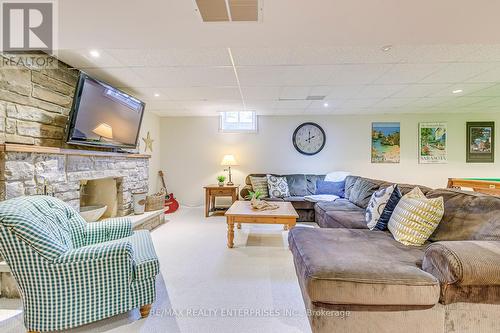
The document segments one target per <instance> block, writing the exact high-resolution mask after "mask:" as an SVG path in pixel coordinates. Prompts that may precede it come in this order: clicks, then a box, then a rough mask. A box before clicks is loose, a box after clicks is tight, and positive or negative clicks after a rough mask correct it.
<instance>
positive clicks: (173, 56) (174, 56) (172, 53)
mask: <svg viewBox="0 0 500 333" xmlns="http://www.w3.org/2000/svg"><path fill="white" fill-rule="evenodd" d="M106 51H107V52H109V54H111V55H112V56H113V57H115V58H116V59H117V60H118V61H120V62H121V63H123V64H126V65H127V66H133V67H166V66H231V60H230V58H229V53H228V51H227V49H226V48H195V49H194V48H187V49H177V48H172V49H140V50H137V49H107V50H106Z"/></svg>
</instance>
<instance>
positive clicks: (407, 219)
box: [389, 187, 444, 246]
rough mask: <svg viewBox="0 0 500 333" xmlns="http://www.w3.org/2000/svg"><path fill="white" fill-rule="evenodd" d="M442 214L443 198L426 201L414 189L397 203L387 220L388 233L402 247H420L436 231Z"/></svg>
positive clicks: (423, 196)
mask: <svg viewBox="0 0 500 333" xmlns="http://www.w3.org/2000/svg"><path fill="white" fill-rule="evenodd" d="M443 214H444V201H443V197H439V198H433V199H427V198H426V197H425V195H424V194H423V193H422V191H421V190H420V189H419V188H418V187H415V188H414V189H413V190H411V191H410V192H409V193H408V194H406V195H405V196H403V197H402V198H401V200H400V201H399V202H398V205H397V206H396V208H395V209H394V212H393V213H392V215H391V219H390V220H389V231H390V232H391V233H392V235H393V236H394V239H395V240H397V241H398V242H400V243H402V244H404V245H412V246H421V245H423V244H424V243H425V241H426V240H427V239H428V238H429V237H430V236H431V234H432V233H433V232H434V230H436V228H437V226H438V224H439V222H441V219H442V218H443Z"/></svg>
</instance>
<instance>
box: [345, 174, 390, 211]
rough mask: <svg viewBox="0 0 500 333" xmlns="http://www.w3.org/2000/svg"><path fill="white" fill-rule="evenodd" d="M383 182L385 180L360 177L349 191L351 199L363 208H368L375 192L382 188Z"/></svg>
mask: <svg viewBox="0 0 500 333" xmlns="http://www.w3.org/2000/svg"><path fill="white" fill-rule="evenodd" d="M381 183H383V182H381V181H375V180H372V179H368V178H361V177H360V178H358V180H356V183H354V186H352V188H351V191H350V193H349V197H348V199H349V201H350V202H352V203H353V204H355V205H357V206H359V207H361V208H363V209H366V207H367V206H368V202H369V201H370V198H371V196H372V194H373V192H375V191H376V190H378V189H379V188H380V184H381ZM346 184H347V183H346Z"/></svg>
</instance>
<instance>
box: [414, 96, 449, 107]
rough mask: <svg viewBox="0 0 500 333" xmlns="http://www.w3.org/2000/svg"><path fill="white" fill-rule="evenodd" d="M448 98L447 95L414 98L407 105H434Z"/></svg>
mask: <svg viewBox="0 0 500 333" xmlns="http://www.w3.org/2000/svg"><path fill="white" fill-rule="evenodd" d="M449 99H450V98H449V97H422V98H417V99H415V100H414V101H412V102H411V103H409V104H408V105H407V106H411V107H414V108H427V107H434V106H435V105H438V104H440V103H443V102H445V101H447V100H449Z"/></svg>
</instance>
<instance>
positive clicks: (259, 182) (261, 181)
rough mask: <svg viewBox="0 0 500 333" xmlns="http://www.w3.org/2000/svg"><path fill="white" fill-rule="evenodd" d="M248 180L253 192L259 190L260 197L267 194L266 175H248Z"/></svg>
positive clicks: (264, 196)
mask: <svg viewBox="0 0 500 333" xmlns="http://www.w3.org/2000/svg"><path fill="white" fill-rule="evenodd" d="M250 182H251V183H252V190H253V192H260V194H261V196H260V197H261V198H266V197H268V196H269V190H268V188H267V177H266V176H264V177H255V176H250Z"/></svg>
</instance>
